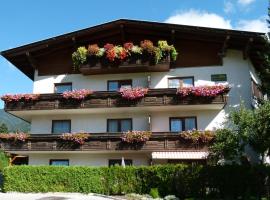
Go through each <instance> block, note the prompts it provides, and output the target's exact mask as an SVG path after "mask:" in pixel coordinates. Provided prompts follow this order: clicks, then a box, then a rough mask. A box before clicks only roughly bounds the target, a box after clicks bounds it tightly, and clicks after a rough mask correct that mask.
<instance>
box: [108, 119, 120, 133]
mask: <svg viewBox="0 0 270 200" xmlns="http://www.w3.org/2000/svg"><path fill="white" fill-rule="evenodd" d="M108 132H118V120H114V119H110V120H108Z"/></svg>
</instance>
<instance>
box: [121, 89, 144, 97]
mask: <svg viewBox="0 0 270 200" xmlns="http://www.w3.org/2000/svg"><path fill="white" fill-rule="evenodd" d="M147 92H148V88H141V87H136V88H121V89H120V93H121V96H122V98H124V99H128V100H137V99H140V98H143V97H144V95H146V94H147Z"/></svg>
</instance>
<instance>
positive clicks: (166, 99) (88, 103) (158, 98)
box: [5, 88, 227, 111]
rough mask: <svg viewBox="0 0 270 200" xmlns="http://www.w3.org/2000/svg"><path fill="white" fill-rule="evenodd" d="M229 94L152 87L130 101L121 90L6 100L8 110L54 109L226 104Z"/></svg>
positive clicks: (42, 95) (43, 95) (44, 95)
mask: <svg viewBox="0 0 270 200" xmlns="http://www.w3.org/2000/svg"><path fill="white" fill-rule="evenodd" d="M226 102H227V95H226V94H224V95H218V96H216V97H214V98H206V97H185V98H180V97H179V96H177V95H176V89H168V88H165V89H150V90H149V91H148V94H147V95H145V97H143V98H142V99H140V100H138V101H130V100H126V99H123V98H121V96H120V94H119V92H108V91H106V92H102V91H100V92H94V93H93V94H92V95H91V96H89V97H88V98H87V99H84V100H82V101H76V100H66V99H64V98H63V97H62V95H61V94H41V95H40V98H39V99H38V100H36V101H30V102H25V101H18V102H6V103H5V110H6V111H22V110H54V109H77V108H81V109H83V108H112V107H149V106H173V105H200V104H220V105H225V104H226Z"/></svg>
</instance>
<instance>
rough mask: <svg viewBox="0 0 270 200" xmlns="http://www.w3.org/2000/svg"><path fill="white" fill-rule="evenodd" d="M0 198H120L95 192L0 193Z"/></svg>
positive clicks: (92, 199) (73, 199) (78, 199)
mask: <svg viewBox="0 0 270 200" xmlns="http://www.w3.org/2000/svg"><path fill="white" fill-rule="evenodd" d="M0 200H121V199H120V198H114V197H108V196H103V195H97V194H80V193H27V194H26V193H17V192H11V193H0Z"/></svg>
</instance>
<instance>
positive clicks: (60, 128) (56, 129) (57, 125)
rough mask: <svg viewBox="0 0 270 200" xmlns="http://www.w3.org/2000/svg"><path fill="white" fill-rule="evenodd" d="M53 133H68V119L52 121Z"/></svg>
mask: <svg viewBox="0 0 270 200" xmlns="http://www.w3.org/2000/svg"><path fill="white" fill-rule="evenodd" d="M52 132H53V133H70V121H53V130H52Z"/></svg>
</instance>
